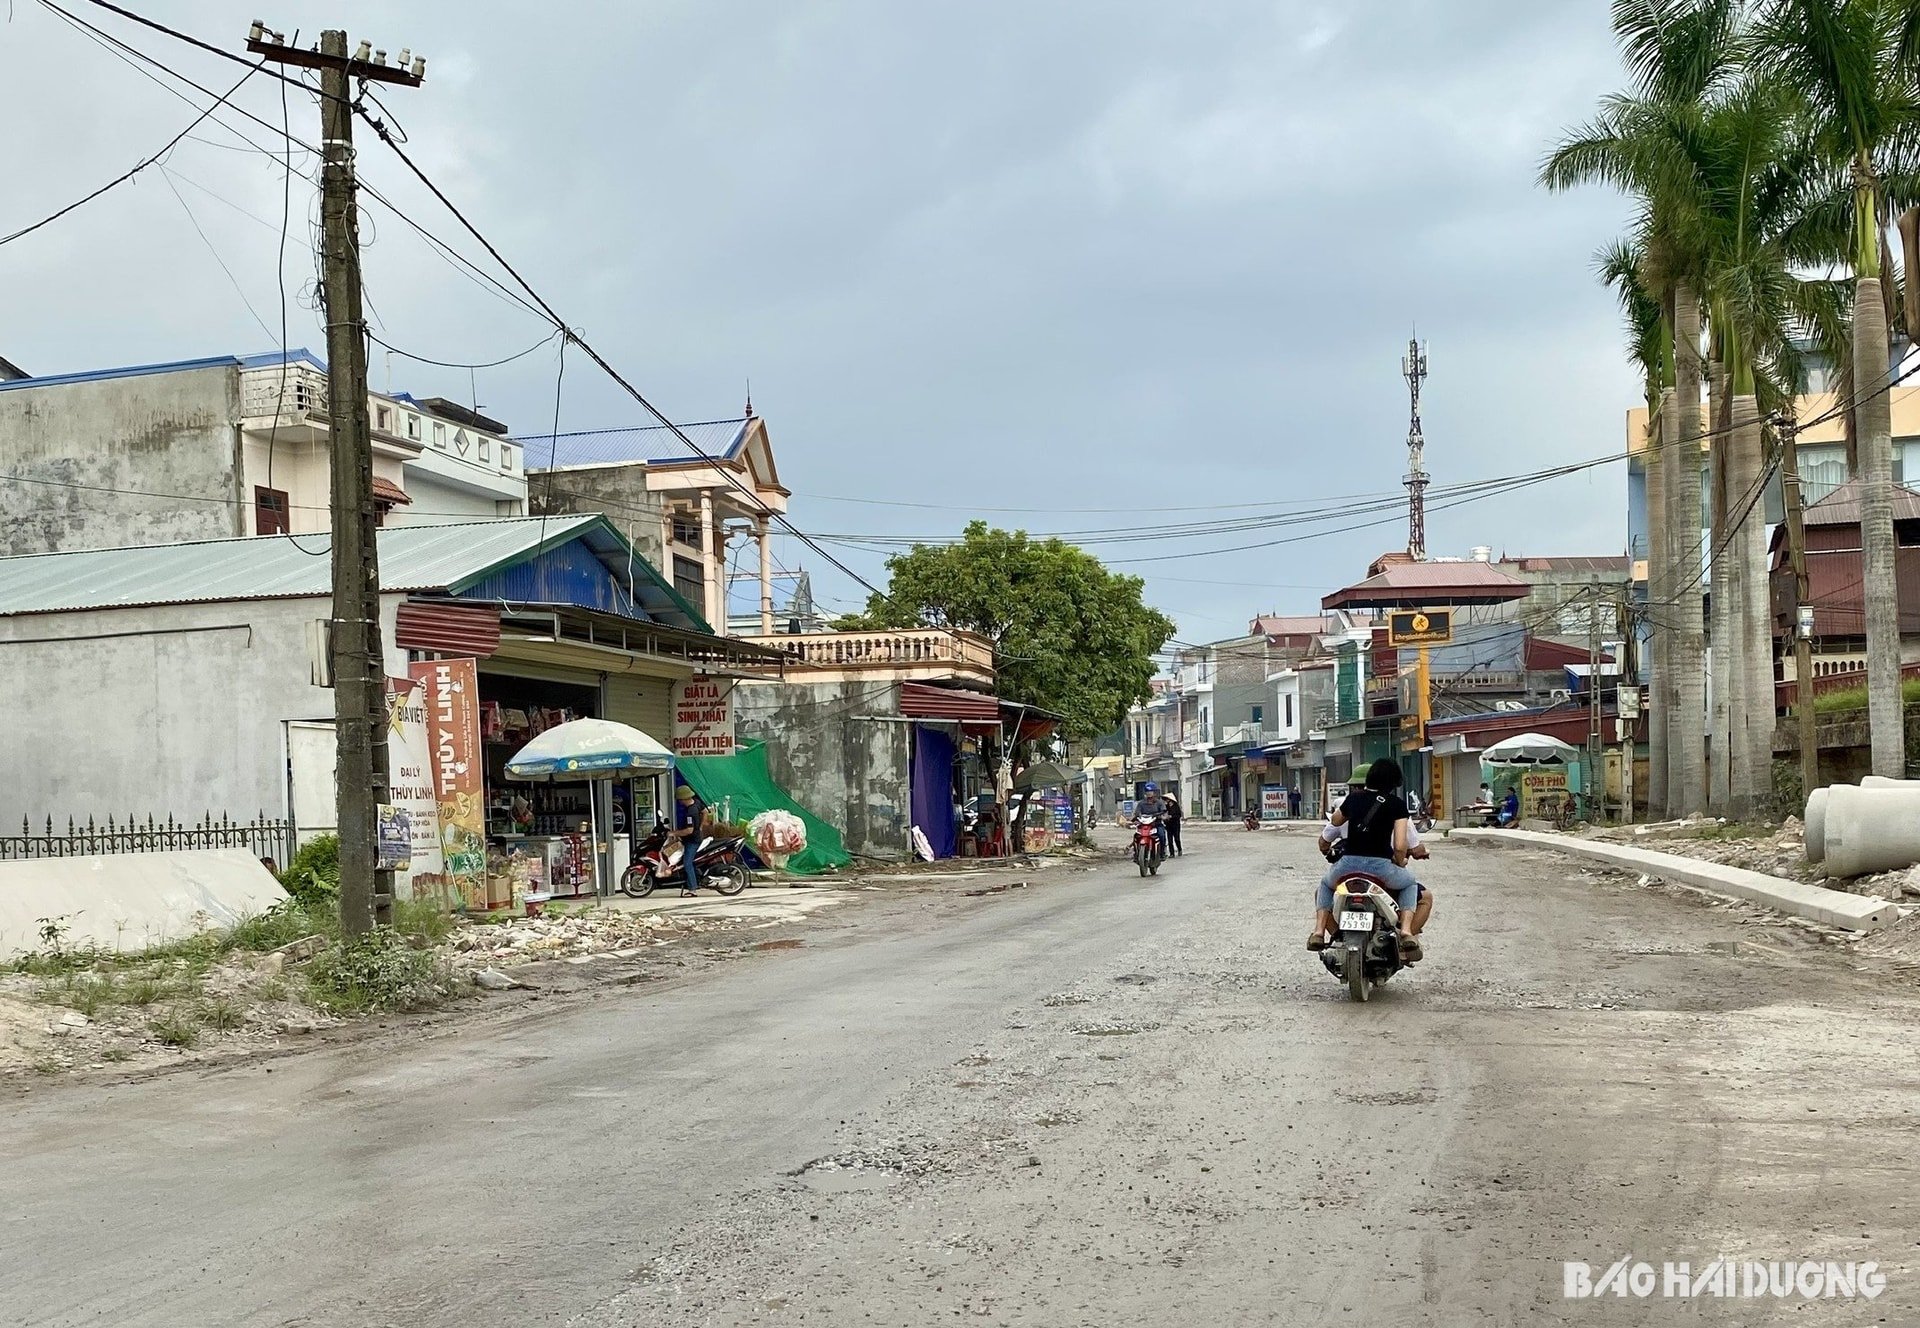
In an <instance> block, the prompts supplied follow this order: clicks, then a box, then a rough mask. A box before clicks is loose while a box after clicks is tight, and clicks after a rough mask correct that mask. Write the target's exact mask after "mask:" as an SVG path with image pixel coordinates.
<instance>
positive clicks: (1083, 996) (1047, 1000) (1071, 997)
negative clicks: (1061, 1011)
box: [1040, 991, 1100, 1009]
mask: <svg viewBox="0 0 1920 1328" xmlns="http://www.w3.org/2000/svg"><path fill="white" fill-rule="evenodd" d="M1099 999H1100V998H1099V997H1098V996H1095V995H1093V994H1092V993H1091V992H1085V991H1056V992H1054V993H1053V994H1052V995H1051V996H1042V997H1041V998H1040V1004H1042V1005H1045V1006H1050V1007H1052V1008H1054V1009H1058V1008H1059V1007H1061V1006H1063V1005H1092V1004H1093V1003H1094V1002H1095V1001H1097V1000H1099Z"/></svg>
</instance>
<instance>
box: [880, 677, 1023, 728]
mask: <svg viewBox="0 0 1920 1328" xmlns="http://www.w3.org/2000/svg"><path fill="white" fill-rule="evenodd" d="M900 713H901V714H902V715H904V716H906V717H907V718H908V719H931V720H940V721H944V722H946V723H949V724H987V725H998V724H999V723H1000V703H999V701H997V700H995V699H994V698H993V697H991V696H985V695H983V694H981V693H979V692H963V691H958V690H956V689H954V688H951V687H934V686H931V685H929V684H927V683H924V682H903V683H901V684H900Z"/></svg>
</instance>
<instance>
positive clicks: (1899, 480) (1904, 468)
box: [1893, 438, 1920, 489]
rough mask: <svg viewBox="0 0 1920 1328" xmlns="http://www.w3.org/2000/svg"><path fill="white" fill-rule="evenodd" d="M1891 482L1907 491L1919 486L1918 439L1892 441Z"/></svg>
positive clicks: (1919, 459)
mask: <svg viewBox="0 0 1920 1328" xmlns="http://www.w3.org/2000/svg"><path fill="white" fill-rule="evenodd" d="M1893 482H1894V483H1895V484H1904V485H1905V486H1906V487H1907V488H1909V489H1911V488H1913V487H1915V486H1916V485H1920V438H1896V439H1894V440H1893Z"/></svg>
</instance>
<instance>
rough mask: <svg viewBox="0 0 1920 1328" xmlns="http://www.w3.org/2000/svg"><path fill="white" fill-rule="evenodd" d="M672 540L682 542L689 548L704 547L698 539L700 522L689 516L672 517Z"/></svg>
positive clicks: (677, 542) (676, 542)
mask: <svg viewBox="0 0 1920 1328" xmlns="http://www.w3.org/2000/svg"><path fill="white" fill-rule="evenodd" d="M673 542H674V543H675V544H684V545H686V546H687V547H688V548H690V549H698V548H704V547H705V546H704V545H703V544H702V542H701V539H700V523H699V521H697V520H695V519H694V518H693V517H690V516H676V517H675V518H674V519H673Z"/></svg>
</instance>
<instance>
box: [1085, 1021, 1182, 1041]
mask: <svg viewBox="0 0 1920 1328" xmlns="http://www.w3.org/2000/svg"><path fill="white" fill-rule="evenodd" d="M1158 1027H1160V1025H1159V1024H1155V1023H1136V1022H1132V1021H1125V1022H1117V1023H1111V1024H1075V1025H1074V1026H1073V1027H1072V1028H1069V1029H1068V1030H1067V1031H1068V1032H1069V1033H1074V1034H1077V1035H1078V1036H1080V1037H1132V1036H1134V1035H1135V1034H1136V1033H1151V1032H1153V1030H1154V1029H1156V1028H1158Z"/></svg>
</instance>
